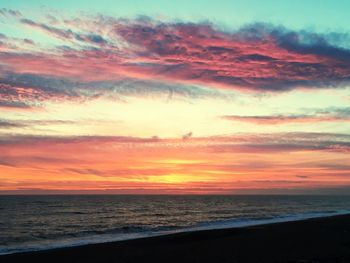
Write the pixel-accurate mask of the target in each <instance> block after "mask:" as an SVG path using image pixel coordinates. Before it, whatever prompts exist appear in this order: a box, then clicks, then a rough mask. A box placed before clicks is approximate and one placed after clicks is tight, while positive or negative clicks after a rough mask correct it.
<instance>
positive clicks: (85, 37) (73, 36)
mask: <svg viewBox="0 0 350 263" xmlns="http://www.w3.org/2000/svg"><path fill="white" fill-rule="evenodd" d="M20 22H21V23H23V24H25V25H27V26H30V27H32V28H36V29H40V30H43V31H45V32H46V33H49V34H51V35H53V36H55V37H58V38H61V39H64V40H77V41H82V42H87V43H89V44H105V43H106V40H105V39H104V38H103V37H102V36H100V35H97V34H95V33H89V34H80V33H75V32H73V31H72V30H71V29H59V28H56V27H53V26H49V25H46V24H43V23H37V22H34V21H33V20H30V19H27V18H23V19H21V20H20Z"/></svg>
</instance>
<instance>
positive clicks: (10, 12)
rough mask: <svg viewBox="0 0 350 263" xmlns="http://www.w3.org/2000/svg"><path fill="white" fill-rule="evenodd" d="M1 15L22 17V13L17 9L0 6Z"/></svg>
mask: <svg viewBox="0 0 350 263" xmlns="http://www.w3.org/2000/svg"><path fill="white" fill-rule="evenodd" d="M0 15H3V16H14V17H21V16H22V13H21V12H19V11H17V10H12V9H7V8H0Z"/></svg>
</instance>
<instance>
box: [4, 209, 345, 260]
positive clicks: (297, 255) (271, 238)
mask: <svg viewBox="0 0 350 263" xmlns="http://www.w3.org/2000/svg"><path fill="white" fill-rule="evenodd" d="M306 241H308V242H306ZM301 244H303V245H302V246H301ZM308 247H309V249H308ZM271 249H272V250H271ZM291 249H292V250H293V249H294V252H293V251H291ZM270 250H271V251H270ZM281 251H284V253H281ZM253 252H254V253H253ZM169 253H170V255H172V256H170V255H169V256H167V255H168V254H169ZM189 253H190V254H189ZM213 256H215V258H217V257H219V258H222V260H221V261H220V262H231V261H227V260H228V259H232V260H233V259H235V260H236V261H234V262H302V261H291V260H318V261H303V262H350V215H349V214H346V215H333V216H327V217H317V218H311V219H304V220H298V221H288V222H279V223H272V224H260V225H254V226H245V227H236V228H222V229H211V230H198V231H187V232H180V233H171V234H164V235H157V236H153V237H144V238H137V239H130V240H123V241H116V242H105V243H97V244H87V245H80V246H72V247H63V248H55V249H48V250H41V251H31V252H20V253H13V254H6V255H1V256H0V261H2V260H3V262H24V261H28V260H29V261H30V262H49V261H51V262H62V261H65V262H86V263H88V262H111V261H112V262H113V261H117V262H140V261H141V262H144V260H143V259H146V258H147V261H148V260H149V261H152V262H165V261H167V262H179V261H180V262H197V259H201V260H199V261H198V262H214V261H211V260H209V259H210V258H212V260H214V258H213ZM330 259H331V261H324V260H330ZM343 259H346V260H347V261H337V260H343ZM247 260H248V261H247ZM322 260H323V261H322Z"/></svg>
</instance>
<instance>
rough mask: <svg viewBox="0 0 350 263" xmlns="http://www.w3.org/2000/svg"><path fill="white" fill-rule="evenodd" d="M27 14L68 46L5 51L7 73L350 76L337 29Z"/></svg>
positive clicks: (255, 84) (107, 77)
mask: <svg viewBox="0 0 350 263" xmlns="http://www.w3.org/2000/svg"><path fill="white" fill-rule="evenodd" d="M20 21H21V22H22V24H25V25H27V26H30V27H32V28H35V29H39V30H41V31H43V32H44V33H47V34H49V35H50V36H54V37H57V38H59V39H63V40H65V41H68V43H67V46H64V47H62V46H58V47H56V49H44V48H42V49H41V50H40V52H38V51H35V52H34V51H30V52H29V51H27V52H18V50H17V51H14V52H0V59H1V61H2V64H3V66H4V68H6V70H7V71H6V72H7V74H9V75H11V74H12V75H21V74H30V75H36V76H38V79H39V78H41V81H42V83H45V81H44V80H45V78H46V79H47V78H48V77H50V78H58V79H59V78H65V79H66V80H69V81H71V82H75V81H78V82H85V83H87V82H111V83H113V81H122V80H125V79H129V80H133V81H136V82H137V81H141V82H152V81H154V79H156V80H157V82H159V83H163V84H167V83H173V84H174V85H179V84H181V85H190V86H196V85H203V86H207V87H211V88H224V89H239V90H253V91H257V92H265V91H276V92H278V91H286V90H291V89H295V88H311V89H313V88H324V87H327V88H338V87H344V86H345V85H346V84H347V83H349V80H350V50H349V49H346V48H344V45H342V43H341V41H344V37H343V38H341V37H337V36H338V34H337V33H333V34H316V33H314V32H308V31H292V30H288V29H287V28H284V27H278V26H273V25H268V24H252V25H249V26H245V27H242V28H241V29H239V30H236V31H231V32H229V31H227V30H226V31H224V30H220V29H218V28H217V27H215V26H214V25H212V24H210V23H185V22H174V23H171V22H161V21H154V20H152V19H149V18H142V19H136V20H128V19H115V18H111V17H99V18H95V19H94V20H87V19H85V20H84V19H83V18H81V19H80V18H79V19H74V20H64V23H59V22H57V21H55V26H53V25H51V24H50V22H48V23H44V22H36V21H33V20H30V19H27V18H22V19H21V20H20ZM51 23H53V22H51ZM57 25H60V26H61V27H58V26H57ZM82 43H83V44H84V45H81V44H82ZM0 72H1V69H0ZM79 88H81V87H76V88H74V89H72V90H71V92H72V93H74V92H75V89H79ZM85 88H86V86H85V87H83V89H85Z"/></svg>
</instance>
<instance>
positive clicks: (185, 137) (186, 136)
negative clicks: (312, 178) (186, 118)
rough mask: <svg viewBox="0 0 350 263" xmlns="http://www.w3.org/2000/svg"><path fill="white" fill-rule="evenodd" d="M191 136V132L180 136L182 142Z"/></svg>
mask: <svg viewBox="0 0 350 263" xmlns="http://www.w3.org/2000/svg"><path fill="white" fill-rule="evenodd" d="M192 135H193V133H192V132H189V133H186V134H184V135H182V140H188V139H190V138H191V137H192Z"/></svg>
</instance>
